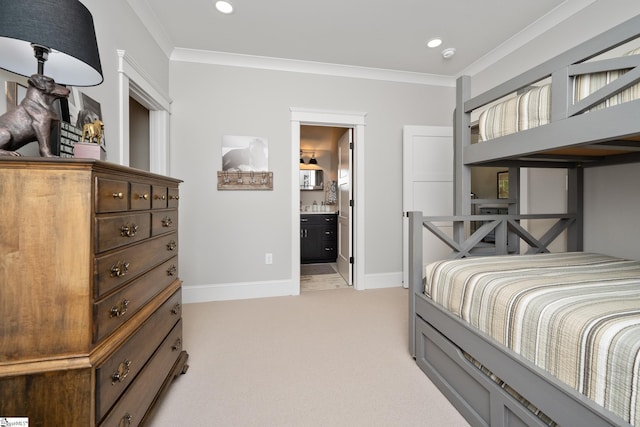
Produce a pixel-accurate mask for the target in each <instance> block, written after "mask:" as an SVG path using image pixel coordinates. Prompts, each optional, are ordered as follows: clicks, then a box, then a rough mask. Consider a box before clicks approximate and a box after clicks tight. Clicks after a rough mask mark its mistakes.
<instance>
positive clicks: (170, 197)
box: [169, 194, 180, 200]
mask: <svg viewBox="0 0 640 427" xmlns="http://www.w3.org/2000/svg"><path fill="white" fill-rule="evenodd" d="M178 199H180V196H179V195H175V196H174V195H172V194H170V195H169V200H178Z"/></svg>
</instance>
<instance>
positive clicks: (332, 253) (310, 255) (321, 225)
mask: <svg viewBox="0 0 640 427" xmlns="http://www.w3.org/2000/svg"><path fill="white" fill-rule="evenodd" d="M337 256H338V215H337V214H336V213H326V212H305V213H302V214H300V262H301V263H302V264H311V263H321V262H335V261H336V258H337Z"/></svg>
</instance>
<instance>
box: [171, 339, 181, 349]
mask: <svg viewBox="0 0 640 427" xmlns="http://www.w3.org/2000/svg"><path fill="white" fill-rule="evenodd" d="M181 348H182V340H181V339H180V338H178V339H177V340H176V343H175V344H174V345H172V346H171V350H172V351H178V350H180V349H181Z"/></svg>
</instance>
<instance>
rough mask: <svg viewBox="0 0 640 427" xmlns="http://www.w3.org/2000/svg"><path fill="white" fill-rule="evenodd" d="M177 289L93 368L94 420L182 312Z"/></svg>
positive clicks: (99, 416) (121, 391)
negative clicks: (94, 372)
mask: <svg viewBox="0 0 640 427" xmlns="http://www.w3.org/2000/svg"><path fill="white" fill-rule="evenodd" d="M181 302H182V299H181V291H180V290H178V291H177V292H176V293H174V294H173V295H172V296H171V297H170V298H169V299H168V300H167V301H165V303H164V304H162V306H160V308H158V310H156V311H155V312H154V313H153V314H152V315H151V316H150V317H149V319H147V320H146V321H145V322H144V324H143V325H142V326H141V327H140V329H138V330H137V331H136V332H135V333H134V334H133V335H132V336H131V337H130V338H129V339H128V340H127V341H126V342H125V343H124V344H123V345H122V346H121V347H120V348H119V349H118V350H116V351H115V352H114V353H113V354H112V355H111V356H110V357H109V358H108V359H107V360H105V361H104V362H103V363H102V364H100V366H98V367H97V368H96V420H97V421H99V420H100V419H102V417H103V416H104V415H105V414H106V413H107V411H108V410H109V408H111V406H112V405H113V403H114V402H115V401H116V400H117V399H118V397H119V396H120V395H121V394H122V393H123V392H124V391H125V389H126V388H127V387H128V386H129V384H131V383H132V382H133V380H134V379H135V378H136V376H137V375H138V373H139V372H140V371H141V370H142V368H143V367H144V365H145V364H146V363H147V361H148V360H149V358H150V357H151V355H152V354H153V353H154V351H155V350H156V349H157V348H158V347H159V346H160V344H161V343H162V341H163V340H164V338H165V337H166V336H167V334H169V332H170V331H171V329H172V328H173V326H174V325H175V324H176V322H177V321H178V320H179V319H180V315H181V312H182V307H181Z"/></svg>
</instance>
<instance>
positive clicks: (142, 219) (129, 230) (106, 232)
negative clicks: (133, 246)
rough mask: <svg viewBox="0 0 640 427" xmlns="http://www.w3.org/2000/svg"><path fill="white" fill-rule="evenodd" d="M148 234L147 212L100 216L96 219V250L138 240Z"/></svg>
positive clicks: (149, 229)
mask: <svg viewBox="0 0 640 427" xmlns="http://www.w3.org/2000/svg"><path fill="white" fill-rule="evenodd" d="M150 235H151V215H150V214H149V213H139V214H131V215H113V216H102V217H100V218H97V219H96V242H95V246H96V252H97V253H99V252H104V251H107V250H109V249H115V248H118V247H120V246H124V245H128V244H130V243H135V242H139V241H140V240H144V239H146V238H148V237H149V236H150Z"/></svg>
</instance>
